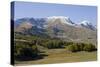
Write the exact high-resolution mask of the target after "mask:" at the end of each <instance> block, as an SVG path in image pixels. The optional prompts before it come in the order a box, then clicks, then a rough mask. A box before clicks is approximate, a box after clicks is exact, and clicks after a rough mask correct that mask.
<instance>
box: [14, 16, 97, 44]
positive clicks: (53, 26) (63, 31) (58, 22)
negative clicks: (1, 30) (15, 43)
mask: <svg viewBox="0 0 100 67" xmlns="http://www.w3.org/2000/svg"><path fill="white" fill-rule="evenodd" d="M15 23H17V24H18V25H17V24H15V25H17V26H16V28H15V32H20V33H23V34H28V35H38V36H50V37H51V38H58V39H62V40H64V41H75V42H89V43H93V44H96V40H97V36H96V35H97V30H96V29H95V27H94V26H93V25H92V24H91V23H89V22H86V21H84V22H82V23H80V24H76V23H74V22H73V21H71V19H70V18H69V17H63V16H53V17H47V18H36V19H35V18H28V19H22V20H21V19H20V20H17V22H15Z"/></svg>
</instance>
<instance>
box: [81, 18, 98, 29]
mask: <svg viewBox="0 0 100 67" xmlns="http://www.w3.org/2000/svg"><path fill="white" fill-rule="evenodd" d="M80 25H81V26H83V27H86V28H89V29H91V30H96V28H95V26H93V24H92V23H90V22H89V21H86V20H85V21H82V22H81V23H80Z"/></svg>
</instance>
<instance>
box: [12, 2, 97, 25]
mask: <svg viewBox="0 0 100 67" xmlns="http://www.w3.org/2000/svg"><path fill="white" fill-rule="evenodd" d="M48 16H66V17H70V19H71V20H72V21H73V22H75V23H80V22H82V21H84V20H87V21H90V22H91V23H92V24H94V25H97V7H96V6H83V5H68V4H51V3H36V2H15V3H14V19H15V20H17V19H20V18H27V17H28V18H32V17H33V18H45V17H48Z"/></svg>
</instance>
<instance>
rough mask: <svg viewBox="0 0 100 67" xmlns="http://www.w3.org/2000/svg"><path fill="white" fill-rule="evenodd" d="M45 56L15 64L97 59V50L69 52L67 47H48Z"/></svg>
mask: <svg viewBox="0 0 100 67" xmlns="http://www.w3.org/2000/svg"><path fill="white" fill-rule="evenodd" d="M45 51H46V53H45V55H47V56H45V57H44V58H42V59H37V60H31V61H15V65H30V64H33V65H34V64H51V63H67V62H68V63H69V62H84V61H96V60H97V51H94V52H84V51H82V52H76V53H71V52H67V51H66V49H49V50H48V49H46V50H45Z"/></svg>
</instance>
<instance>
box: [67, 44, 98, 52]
mask: <svg viewBox="0 0 100 67" xmlns="http://www.w3.org/2000/svg"><path fill="white" fill-rule="evenodd" d="M68 50H69V51H71V52H78V51H88V52H91V51H95V50H96V47H95V46H94V45H93V44H91V43H88V44H87V43H74V44H72V45H69V46H68Z"/></svg>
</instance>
